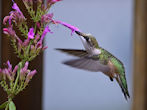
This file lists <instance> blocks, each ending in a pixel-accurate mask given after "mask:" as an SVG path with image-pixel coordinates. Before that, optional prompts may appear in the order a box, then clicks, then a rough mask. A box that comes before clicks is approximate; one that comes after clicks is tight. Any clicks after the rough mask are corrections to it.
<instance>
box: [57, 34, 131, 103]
mask: <svg viewBox="0 0 147 110" xmlns="http://www.w3.org/2000/svg"><path fill="white" fill-rule="evenodd" d="M75 33H76V34H78V35H79V36H80V39H81V40H82V43H83V45H84V48H85V50H82V49H61V48H57V49H56V50H58V51H61V52H64V53H67V54H69V55H72V56H76V57H77V58H76V59H71V60H67V61H64V62H63V64H65V65H68V66H71V67H74V68H78V69H83V70H88V71H92V72H102V73H104V74H105V75H107V76H108V77H109V78H110V80H111V81H113V79H116V81H117V82H118V84H119V86H120V88H121V90H122V92H123V94H124V97H125V99H126V100H127V99H128V98H130V95H129V92H128V87H127V81H126V76H125V68H124V65H123V63H122V62H121V61H120V60H119V59H118V58H116V57H115V56H114V55H112V54H111V53H110V52H108V51H107V50H105V49H104V48H102V47H100V46H99V44H98V42H97V40H96V38H95V37H93V36H92V35H91V34H85V33H82V32H80V31H75Z"/></svg>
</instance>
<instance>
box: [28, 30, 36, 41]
mask: <svg viewBox="0 0 147 110" xmlns="http://www.w3.org/2000/svg"><path fill="white" fill-rule="evenodd" d="M34 35H35V33H34V28H30V30H29V32H28V38H29V39H34Z"/></svg>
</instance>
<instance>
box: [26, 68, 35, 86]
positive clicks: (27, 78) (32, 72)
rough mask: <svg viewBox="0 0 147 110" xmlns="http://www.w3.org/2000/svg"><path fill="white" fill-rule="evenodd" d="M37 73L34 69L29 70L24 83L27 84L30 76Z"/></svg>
mask: <svg viewBox="0 0 147 110" xmlns="http://www.w3.org/2000/svg"><path fill="white" fill-rule="evenodd" d="M36 73H37V71H36V70H33V71H31V72H29V73H28V75H27V77H26V80H25V84H28V83H29V81H30V80H31V79H32V77H33V76H34V75H35V74H36Z"/></svg>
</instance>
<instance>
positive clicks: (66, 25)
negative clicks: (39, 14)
mask: <svg viewBox="0 0 147 110" xmlns="http://www.w3.org/2000/svg"><path fill="white" fill-rule="evenodd" d="M56 23H59V24H61V25H63V26H65V27H67V28H69V29H70V30H71V31H72V32H71V35H72V34H73V33H74V32H75V31H80V30H79V29H78V28H77V27H75V26H72V25H71V24H68V23H65V22H62V21H56Z"/></svg>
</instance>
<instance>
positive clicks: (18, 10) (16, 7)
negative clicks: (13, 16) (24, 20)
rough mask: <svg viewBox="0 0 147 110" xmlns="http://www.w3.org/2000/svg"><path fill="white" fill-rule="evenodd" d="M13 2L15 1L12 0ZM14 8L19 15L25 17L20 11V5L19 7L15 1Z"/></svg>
mask: <svg viewBox="0 0 147 110" xmlns="http://www.w3.org/2000/svg"><path fill="white" fill-rule="evenodd" d="M12 1H13V0H12ZM12 8H13V9H14V10H16V11H17V12H18V13H20V14H21V15H23V14H22V12H21V11H20V9H19V7H18V5H17V4H16V3H15V2H14V1H13V6H12Z"/></svg>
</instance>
